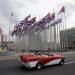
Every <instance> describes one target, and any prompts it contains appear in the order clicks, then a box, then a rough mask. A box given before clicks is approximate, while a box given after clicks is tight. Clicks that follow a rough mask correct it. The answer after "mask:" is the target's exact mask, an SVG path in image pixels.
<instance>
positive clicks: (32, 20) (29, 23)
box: [27, 17, 36, 26]
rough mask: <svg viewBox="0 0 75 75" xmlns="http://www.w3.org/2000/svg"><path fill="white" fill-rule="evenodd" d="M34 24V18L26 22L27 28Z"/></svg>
mask: <svg viewBox="0 0 75 75" xmlns="http://www.w3.org/2000/svg"><path fill="white" fill-rule="evenodd" d="M35 22H36V17H33V18H32V19H30V20H29V21H28V23H27V26H28V25H32V24H34V23H35Z"/></svg>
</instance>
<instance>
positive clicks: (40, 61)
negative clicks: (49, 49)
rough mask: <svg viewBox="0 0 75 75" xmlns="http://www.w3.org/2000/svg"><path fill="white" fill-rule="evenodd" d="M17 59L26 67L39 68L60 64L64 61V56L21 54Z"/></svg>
mask: <svg viewBox="0 0 75 75" xmlns="http://www.w3.org/2000/svg"><path fill="white" fill-rule="evenodd" d="M19 61H20V62H21V63H22V64H24V65H25V67H27V68H33V67H36V68H37V69H41V68H42V67H43V66H48V65H54V64H61V65H63V64H64V62H65V56H63V55H57V54H42V53H40V54H27V55H25V54H23V55H20V56H19Z"/></svg>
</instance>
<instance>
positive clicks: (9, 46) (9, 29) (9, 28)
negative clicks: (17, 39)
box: [8, 13, 13, 50]
mask: <svg viewBox="0 0 75 75" xmlns="http://www.w3.org/2000/svg"><path fill="white" fill-rule="evenodd" d="M12 16H13V13H12V14H11V16H10V24H9V34H8V35H9V39H8V50H10V25H11V20H12Z"/></svg>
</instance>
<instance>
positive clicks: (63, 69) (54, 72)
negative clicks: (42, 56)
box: [0, 53, 75, 75]
mask: <svg viewBox="0 0 75 75" xmlns="http://www.w3.org/2000/svg"><path fill="white" fill-rule="evenodd" d="M72 61H75V53H71V54H66V62H65V63H67V64H64V65H63V66H59V65H54V66H49V67H44V68H43V69H41V70H35V69H26V68H25V67H24V66H23V65H22V64H20V63H18V61H17V60H14V59H12V60H0V75H75V62H73V63H69V62H72Z"/></svg>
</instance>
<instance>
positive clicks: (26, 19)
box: [20, 15, 31, 25]
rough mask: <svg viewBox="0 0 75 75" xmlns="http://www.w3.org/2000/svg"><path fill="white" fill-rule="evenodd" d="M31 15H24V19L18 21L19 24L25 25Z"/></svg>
mask: <svg viewBox="0 0 75 75" xmlns="http://www.w3.org/2000/svg"><path fill="white" fill-rule="evenodd" d="M30 17H31V15H28V16H27V17H25V19H24V20H22V21H20V25H25V24H26V23H27V22H28V19H29V18H30Z"/></svg>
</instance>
